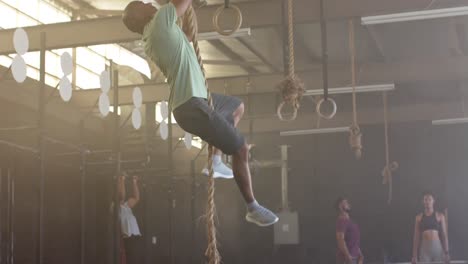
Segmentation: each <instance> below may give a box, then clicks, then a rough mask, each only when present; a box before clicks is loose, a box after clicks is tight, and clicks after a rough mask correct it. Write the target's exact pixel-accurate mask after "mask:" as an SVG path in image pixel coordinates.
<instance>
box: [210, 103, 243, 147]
mask: <svg viewBox="0 0 468 264" xmlns="http://www.w3.org/2000/svg"><path fill="white" fill-rule="evenodd" d="M242 116H244V103H241V104H240V105H239V107H237V109H236V111H234V112H233V113H232V118H233V119H234V127H237V124H239V121H240V120H241V119H242ZM213 154H214V155H219V156H221V155H222V154H223V152H222V151H221V150H219V149H217V148H215V151H214V152H213Z"/></svg>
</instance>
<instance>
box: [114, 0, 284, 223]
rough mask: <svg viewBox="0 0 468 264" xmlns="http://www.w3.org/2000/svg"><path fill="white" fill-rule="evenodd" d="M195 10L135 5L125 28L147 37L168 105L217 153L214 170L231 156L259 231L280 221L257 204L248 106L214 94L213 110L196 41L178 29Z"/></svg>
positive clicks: (187, 1) (178, 4) (176, 3)
mask: <svg viewBox="0 0 468 264" xmlns="http://www.w3.org/2000/svg"><path fill="white" fill-rule="evenodd" d="M191 4H192V0H172V1H171V2H169V3H168V4H166V5H164V6H162V7H161V8H160V9H159V10H158V9H157V8H156V7H154V6H153V5H152V4H145V3H143V2H140V1H134V2H131V3H130V4H128V6H127V7H126V8H125V11H124V15H123V22H124V24H125V25H126V26H127V28H128V29H129V30H130V31H132V32H135V33H139V34H141V35H142V36H143V41H144V43H145V53H146V54H147V55H148V56H149V57H150V58H151V60H152V61H154V62H155V63H156V65H158V67H159V68H160V69H161V71H162V72H163V73H164V75H165V76H166V77H167V82H168V84H169V86H170V88H171V93H170V98H169V103H170V104H171V107H172V109H174V110H173V113H174V117H175V119H176V121H177V123H178V124H179V126H180V127H181V128H182V129H184V130H185V131H187V132H189V133H192V134H194V135H196V136H199V137H200V138H202V139H203V140H205V141H206V142H208V143H209V144H211V145H213V146H214V147H216V148H217V149H218V150H217V151H216V152H215V155H213V169H214V170H215V171H218V172H220V170H222V168H223V166H225V165H224V164H223V163H222V161H221V151H222V152H224V153H225V154H227V155H232V157H233V159H232V164H233V174H234V178H235V180H236V182H237V185H238V187H239V190H240V192H241V193H242V196H243V197H244V200H245V201H246V203H247V210H248V212H247V215H246V220H247V221H249V222H252V223H255V224H257V225H259V226H269V225H272V224H274V223H276V222H277V221H278V217H277V216H276V215H275V214H274V213H273V212H271V211H270V210H268V209H267V208H265V207H263V206H261V205H260V204H258V203H257V201H256V200H255V197H254V194H253V190H252V181H251V175H250V170H249V164H248V152H249V147H248V145H247V143H246V142H245V140H244V137H243V136H242V135H241V134H240V133H239V131H238V130H237V129H236V125H237V124H238V122H239V120H240V119H241V118H242V115H243V113H244V105H243V103H242V102H241V101H240V100H239V99H237V98H234V97H231V96H224V95H219V94H212V95H211V98H212V100H213V107H214V110H212V109H211V108H210V106H209V104H208V100H207V99H208V92H207V89H206V85H205V78H204V74H203V72H202V69H201V67H200V64H199V62H198V60H197V56H196V54H195V51H194V49H193V48H192V46H191V44H190V41H191V36H190V35H189V34H186V33H184V31H182V29H181V28H180V27H179V26H178V25H177V19H178V17H182V16H183V15H184V13H185V12H186V11H187V9H188V8H189V7H190V5H191ZM186 35H187V36H186ZM221 164H222V165H221Z"/></svg>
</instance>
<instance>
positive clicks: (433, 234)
mask: <svg viewBox="0 0 468 264" xmlns="http://www.w3.org/2000/svg"><path fill="white" fill-rule="evenodd" d="M434 202H435V200H434V195H433V194H432V193H430V192H426V193H424V195H423V203H424V212H423V213H420V214H418V215H417V216H416V221H415V225H414V237H413V259H412V261H411V262H412V263H417V262H437V261H438V262H441V261H444V262H446V263H449V262H450V255H449V248H448V236H447V225H446V220H445V215H444V214H442V213H439V212H436V211H434ZM418 250H419V256H418Z"/></svg>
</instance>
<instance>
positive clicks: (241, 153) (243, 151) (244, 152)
mask: <svg viewBox="0 0 468 264" xmlns="http://www.w3.org/2000/svg"><path fill="white" fill-rule="evenodd" d="M249 149H250V147H249V145H247V144H246V143H244V145H242V147H240V148H239V150H237V152H236V154H235V155H237V156H238V157H239V158H241V159H243V160H247V158H248V157H249Z"/></svg>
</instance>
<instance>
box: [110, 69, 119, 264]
mask: <svg viewBox="0 0 468 264" xmlns="http://www.w3.org/2000/svg"><path fill="white" fill-rule="evenodd" d="M111 64H112V62H111ZM112 77H113V90H114V103H113V106H114V113H113V115H114V142H113V149H114V156H115V175H114V179H113V180H114V185H113V186H114V263H115V264H120V246H121V245H120V232H121V231H120V219H119V213H120V200H119V195H118V191H117V190H118V180H119V176H120V173H121V171H120V170H121V164H120V160H121V149H120V116H119V114H118V113H119V111H118V109H119V89H118V87H119V72H118V71H117V70H114V71H113V75H112Z"/></svg>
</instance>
